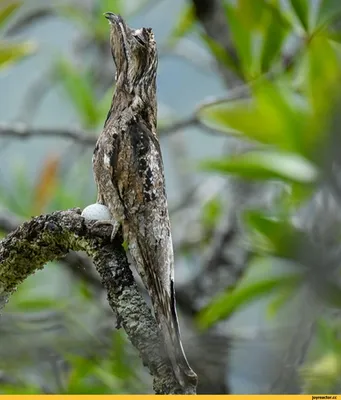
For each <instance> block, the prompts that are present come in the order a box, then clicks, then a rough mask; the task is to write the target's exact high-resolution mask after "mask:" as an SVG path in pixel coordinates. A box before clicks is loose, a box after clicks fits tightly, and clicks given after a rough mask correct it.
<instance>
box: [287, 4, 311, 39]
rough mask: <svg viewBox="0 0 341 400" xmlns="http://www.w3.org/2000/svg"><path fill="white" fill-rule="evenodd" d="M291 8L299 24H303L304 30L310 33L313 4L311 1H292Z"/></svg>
mask: <svg viewBox="0 0 341 400" xmlns="http://www.w3.org/2000/svg"><path fill="white" fill-rule="evenodd" d="M290 3H291V7H292V8H293V10H294V12H295V15H296V17H297V19H298V20H299V22H300V23H301V26H302V28H303V29H304V30H305V31H306V32H308V31H309V22H310V21H309V19H310V10H311V7H312V6H311V3H310V0H290Z"/></svg>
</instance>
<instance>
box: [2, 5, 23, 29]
mask: <svg viewBox="0 0 341 400" xmlns="http://www.w3.org/2000/svg"><path fill="white" fill-rule="evenodd" d="M3 3H4V4H3ZM22 3H23V2H22V1H13V0H12V1H6V2H3V1H2V2H0V28H2V27H3V25H4V24H5V23H6V22H7V20H8V19H9V18H10V17H11V16H12V14H13V13H14V11H16V10H17V9H18V8H19V7H20V6H21V5H22Z"/></svg>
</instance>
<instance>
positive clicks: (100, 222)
mask: <svg viewBox="0 0 341 400" xmlns="http://www.w3.org/2000/svg"><path fill="white" fill-rule="evenodd" d="M103 225H111V226H112V231H111V235H110V241H113V240H114V239H115V236H116V234H117V232H118V230H119V227H120V224H119V222H117V221H115V220H112V219H105V220H98V221H96V222H95V223H94V226H103Z"/></svg>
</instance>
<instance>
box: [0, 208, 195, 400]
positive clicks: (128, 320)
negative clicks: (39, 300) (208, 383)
mask: <svg viewBox="0 0 341 400" xmlns="http://www.w3.org/2000/svg"><path fill="white" fill-rule="evenodd" d="M80 213H81V210H80V209H73V210H68V211H58V212H54V213H52V214H47V215H41V216H38V217H35V218H33V219H31V220H30V221H27V222H25V223H23V224H22V225H21V226H19V227H18V228H17V229H16V230H15V231H13V232H12V233H10V234H9V235H8V236H7V237H6V238H5V239H3V240H2V241H0V309H1V308H3V306H4V305H5V304H6V302H7V301H8V299H9V297H10V295H11V294H12V293H13V292H14V291H15V290H16V288H17V286H18V285H19V284H20V283H22V282H23V281H24V280H25V279H26V278H27V277H28V276H30V275H32V274H34V273H35V272H36V271H37V270H39V269H42V268H44V265H45V264H46V263H47V262H48V261H52V260H55V259H59V258H61V257H64V256H65V255H66V254H67V253H68V252H69V250H75V251H81V250H83V251H86V253H87V254H88V255H89V256H90V257H92V259H93V261H94V264H95V267H96V269H97V271H98V273H99V275H100V277H101V280H102V284H103V286H104V288H105V289H106V290H107V294H108V301H109V304H110V307H111V308H112V310H113V312H114V313H115V315H116V317H117V321H118V324H119V325H120V326H122V327H123V328H124V329H125V331H126V333H127V335H128V338H129V340H130V341H131V342H132V344H133V345H134V347H135V348H136V349H137V350H138V352H139V354H140V357H141V358H142V362H143V364H144V365H145V366H146V367H148V369H149V370H150V372H151V374H152V375H153V377H154V391H155V393H157V394H195V393H192V392H191V391H189V390H188V389H184V388H181V387H180V386H179V384H178V383H177V381H176V379H175V377H174V375H173V372H172V368H171V365H170V363H169V360H168V358H167V357H166V356H165V352H164V346H163V342H162V339H161V335H160V333H159V329H158V326H157V324H156V321H155V319H154V318H153V316H152V313H151V311H150V309H149V307H148V306H147V304H146V303H145V301H144V300H143V298H142V296H141V294H140V293H139V290H138V287H137V285H136V283H135V281H134V278H133V275H132V272H131V270H130V268H129V264H128V261H127V257H126V253H125V251H124V249H123V247H122V238H121V236H120V235H118V236H117V237H116V238H115V239H114V240H113V241H111V239H110V234H111V227H110V226H108V227H106V226H98V225H97V226H96V225H95V224H94V221H88V220H85V219H84V218H83V217H82V216H81V215H80ZM120 326H118V327H120Z"/></svg>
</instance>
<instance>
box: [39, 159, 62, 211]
mask: <svg viewBox="0 0 341 400" xmlns="http://www.w3.org/2000/svg"><path fill="white" fill-rule="evenodd" d="M59 162H60V160H59V157H58V156H54V155H52V156H49V157H48V158H47V160H46V161H45V163H44V165H43V167H42V170H41V173H40V176H39V178H38V181H37V183H36V186H35V190H34V200H33V209H34V211H35V214H41V213H42V212H43V211H44V209H45V207H46V205H47V204H48V202H49V201H50V200H51V198H52V197H53V195H54V193H55V191H56V187H57V182H58V169H59Z"/></svg>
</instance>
